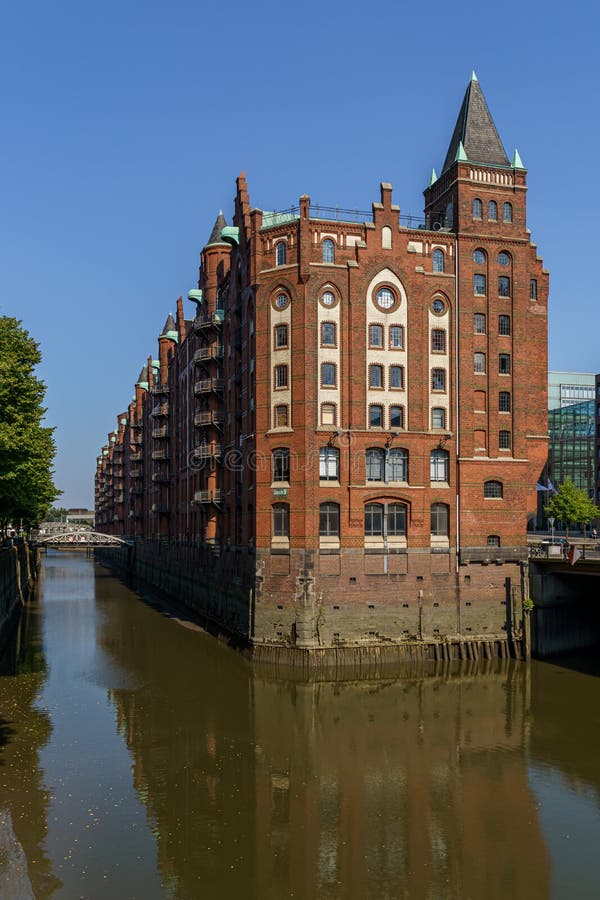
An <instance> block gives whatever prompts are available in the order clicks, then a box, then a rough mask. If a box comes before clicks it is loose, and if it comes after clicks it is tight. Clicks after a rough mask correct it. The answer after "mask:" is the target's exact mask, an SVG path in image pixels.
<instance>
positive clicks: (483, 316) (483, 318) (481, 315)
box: [473, 312, 487, 334]
mask: <svg viewBox="0 0 600 900" xmlns="http://www.w3.org/2000/svg"><path fill="white" fill-rule="evenodd" d="M478 321H479V324H481V322H483V330H480V329H478V328H477V323H478ZM473 334H487V316H486V314H485V313H482V312H476V313H474V314H473Z"/></svg>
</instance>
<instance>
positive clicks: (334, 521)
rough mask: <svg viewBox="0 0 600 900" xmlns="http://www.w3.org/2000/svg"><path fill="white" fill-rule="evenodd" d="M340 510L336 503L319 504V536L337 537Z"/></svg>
mask: <svg viewBox="0 0 600 900" xmlns="http://www.w3.org/2000/svg"><path fill="white" fill-rule="evenodd" d="M339 534H340V508H339V506H338V504H337V503H321V505H320V506H319V535H320V536H321V537H339Z"/></svg>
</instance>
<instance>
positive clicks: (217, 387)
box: [194, 378, 223, 395]
mask: <svg viewBox="0 0 600 900" xmlns="http://www.w3.org/2000/svg"><path fill="white" fill-rule="evenodd" d="M222 390H223V379H222V378H203V379H202V380H201V381H197V382H196V383H195V384H194V393H195V394H196V395H198V394H210V393H218V392H220V391H222Z"/></svg>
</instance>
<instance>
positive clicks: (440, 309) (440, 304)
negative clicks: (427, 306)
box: [431, 297, 446, 316]
mask: <svg viewBox="0 0 600 900" xmlns="http://www.w3.org/2000/svg"><path fill="white" fill-rule="evenodd" d="M431 308H432V310H433V311H434V313H435V314H436V315H437V316H441V314H442V313H444V312H446V304H445V303H444V301H443V300H442V299H441V298H440V297H436V298H435V300H434V301H433V303H432V304H431Z"/></svg>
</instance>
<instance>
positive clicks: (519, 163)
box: [511, 149, 525, 169]
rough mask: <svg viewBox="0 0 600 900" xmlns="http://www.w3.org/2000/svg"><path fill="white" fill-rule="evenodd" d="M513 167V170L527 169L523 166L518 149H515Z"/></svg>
mask: <svg viewBox="0 0 600 900" xmlns="http://www.w3.org/2000/svg"><path fill="white" fill-rule="evenodd" d="M511 166H512V167H513V169H524V168H525V166H524V165H523V160H522V159H521V156H520V154H519V151H518V150H517V149H515V152H514V153H513V158H512V162H511Z"/></svg>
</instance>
